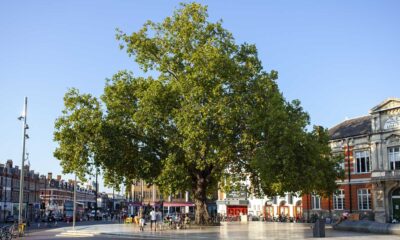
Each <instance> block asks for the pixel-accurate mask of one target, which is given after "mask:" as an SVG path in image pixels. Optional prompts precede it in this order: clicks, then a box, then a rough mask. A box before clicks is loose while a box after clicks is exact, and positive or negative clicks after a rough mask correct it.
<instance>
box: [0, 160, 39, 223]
mask: <svg viewBox="0 0 400 240" xmlns="http://www.w3.org/2000/svg"><path fill="white" fill-rule="evenodd" d="M20 173H21V169H20V168H19V167H18V166H14V165H13V161H12V160H7V162H6V164H0V221H5V219H6V217H7V216H14V217H15V218H16V217H17V216H18V207H19V189H20V187H19V186H20V185H19V184H20ZM24 173H25V174H24V175H25V178H24V196H23V201H24V205H23V211H24V214H25V211H26V210H27V213H26V214H27V217H28V219H33V216H34V215H35V213H38V212H39V211H40V210H39V207H40V196H39V193H40V191H39V189H40V186H41V181H40V178H39V174H38V173H35V172H34V171H32V170H30V169H29V166H25V169H24Z"/></svg>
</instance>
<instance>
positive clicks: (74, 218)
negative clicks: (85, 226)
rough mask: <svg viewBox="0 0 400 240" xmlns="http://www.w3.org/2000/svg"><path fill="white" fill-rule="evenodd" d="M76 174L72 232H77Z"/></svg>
mask: <svg viewBox="0 0 400 240" xmlns="http://www.w3.org/2000/svg"><path fill="white" fill-rule="evenodd" d="M76 187H77V184H76V174H75V181H74V207H73V212H74V213H73V215H72V230H73V231H75V222H76Z"/></svg>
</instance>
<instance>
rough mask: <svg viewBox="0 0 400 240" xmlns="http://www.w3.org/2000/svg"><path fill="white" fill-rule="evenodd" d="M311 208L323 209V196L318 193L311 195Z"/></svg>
mask: <svg viewBox="0 0 400 240" xmlns="http://www.w3.org/2000/svg"><path fill="white" fill-rule="evenodd" d="M311 208H312V209H321V197H320V196H318V195H312V196H311Z"/></svg>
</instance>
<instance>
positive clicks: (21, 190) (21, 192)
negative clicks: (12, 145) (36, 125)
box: [18, 97, 28, 225]
mask: <svg viewBox="0 0 400 240" xmlns="http://www.w3.org/2000/svg"><path fill="white" fill-rule="evenodd" d="M27 106H28V98H27V97H25V105H24V112H23V115H22V116H20V117H19V118H18V119H19V120H22V119H23V120H24V122H23V125H22V128H23V141H22V164H21V174H20V179H19V211H18V224H19V225H21V224H22V223H23V220H22V204H23V200H24V165H25V141H26V139H27V138H28V135H27V134H26V130H27V129H28V125H27V124H26V118H27V115H28V114H27Z"/></svg>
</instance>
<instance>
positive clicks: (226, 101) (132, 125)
mask: <svg viewBox="0 0 400 240" xmlns="http://www.w3.org/2000/svg"><path fill="white" fill-rule="evenodd" d="M207 18H208V14H207V8H206V7H204V6H201V5H199V4H196V3H192V4H182V7H181V8H179V9H178V10H176V11H175V13H174V14H173V16H171V17H167V18H165V19H164V21H163V22H161V23H154V22H152V21H148V22H147V23H146V24H145V25H144V26H143V28H142V29H140V30H139V31H138V32H135V33H132V34H131V35H128V34H126V33H123V32H122V31H118V33H117V39H118V40H120V41H122V43H123V44H122V45H121V48H125V49H126V51H127V53H128V54H129V55H130V56H133V57H134V58H135V61H136V62H137V63H138V64H139V66H140V67H141V68H142V69H143V71H149V70H151V71H153V72H155V73H158V74H159V75H158V76H157V77H156V78H153V77H147V78H143V77H134V76H133V74H132V73H130V72H127V71H121V72H119V73H117V74H115V75H114V76H113V77H112V79H110V80H108V81H107V83H106V86H105V89H104V94H103V95H102V96H101V100H102V102H103V103H104V105H102V106H100V104H99V101H97V100H96V99H94V98H93V97H91V96H90V95H85V94H83V95H79V94H78V92H77V90H74V89H73V90H71V91H69V92H68V93H67V94H66V97H65V99H64V101H65V108H66V109H65V110H64V111H63V115H62V116H61V117H60V118H58V119H57V121H56V130H55V140H56V141H57V142H58V143H59V147H58V148H57V149H56V151H55V156H56V157H57V158H58V159H60V160H61V164H62V166H63V168H64V170H65V171H66V172H72V171H75V172H79V173H80V174H81V175H84V174H85V173H86V172H87V169H88V168H89V167H90V165H91V164H90V163H91V162H95V163H97V164H98V166H100V167H101V168H102V169H103V172H104V175H105V180H106V182H108V183H111V184H118V183H120V182H122V181H126V182H128V183H129V181H132V179H144V180H145V181H146V182H147V183H149V184H157V185H158V186H159V187H160V189H161V190H162V191H164V192H165V193H175V192H178V191H189V192H190V193H191V194H192V196H193V199H194V201H195V205H196V222H197V223H198V224H205V223H207V220H208V212H207V206H206V201H207V197H208V196H209V195H210V194H212V193H213V192H215V191H216V190H217V189H218V187H220V188H221V187H224V188H229V187H232V186H229V185H230V184H229V181H226V180H227V179H228V180H233V179H234V180H235V181H244V180H246V179H250V180H251V181H252V183H253V186H254V189H253V191H255V192H258V193H260V194H261V193H264V194H266V193H268V194H272V193H277V192H284V191H293V192H297V191H301V190H304V189H306V190H308V189H310V191H311V190H320V189H321V190H324V189H325V187H330V186H331V185H330V184H331V183H332V181H333V182H334V180H335V179H325V178H324V176H326V175H324V174H325V173H329V174H331V169H330V165H329V161H328V158H327V157H325V156H328V155H329V152H327V148H326V146H325V145H324V144H325V140H326V139H325V137H326V135H324V134H326V132H324V131H322V130H320V129H314V131H312V132H310V133H309V132H307V131H306V126H307V125H308V124H309V117H308V115H307V114H306V113H305V112H304V111H303V109H302V108H301V107H300V103H299V102H298V101H293V102H291V103H289V102H286V101H285V99H284V98H283V96H282V94H281V93H280V91H279V89H278V86H277V83H276V81H275V80H276V79H277V77H278V74H277V72H275V71H271V72H270V73H267V72H265V71H263V69H262V65H261V62H260V60H259V59H258V57H257V50H256V47H255V46H254V45H250V44H241V45H237V44H235V42H234V39H233V36H232V34H231V33H230V32H228V31H227V30H226V29H224V28H223V27H222V25H221V22H216V23H210V22H208V20H207ZM325 154H326V155H325ZM323 164H326V167H323V168H320V167H319V166H322V165H323ZM323 166H325V165H323ZM310 179H311V180H310ZM313 179H314V180H317V181H320V180H321V181H322V179H323V180H324V181H328V182H326V183H324V184H315V183H314V182H313ZM225 183H226V184H225ZM310 184H311V185H310Z"/></svg>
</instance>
